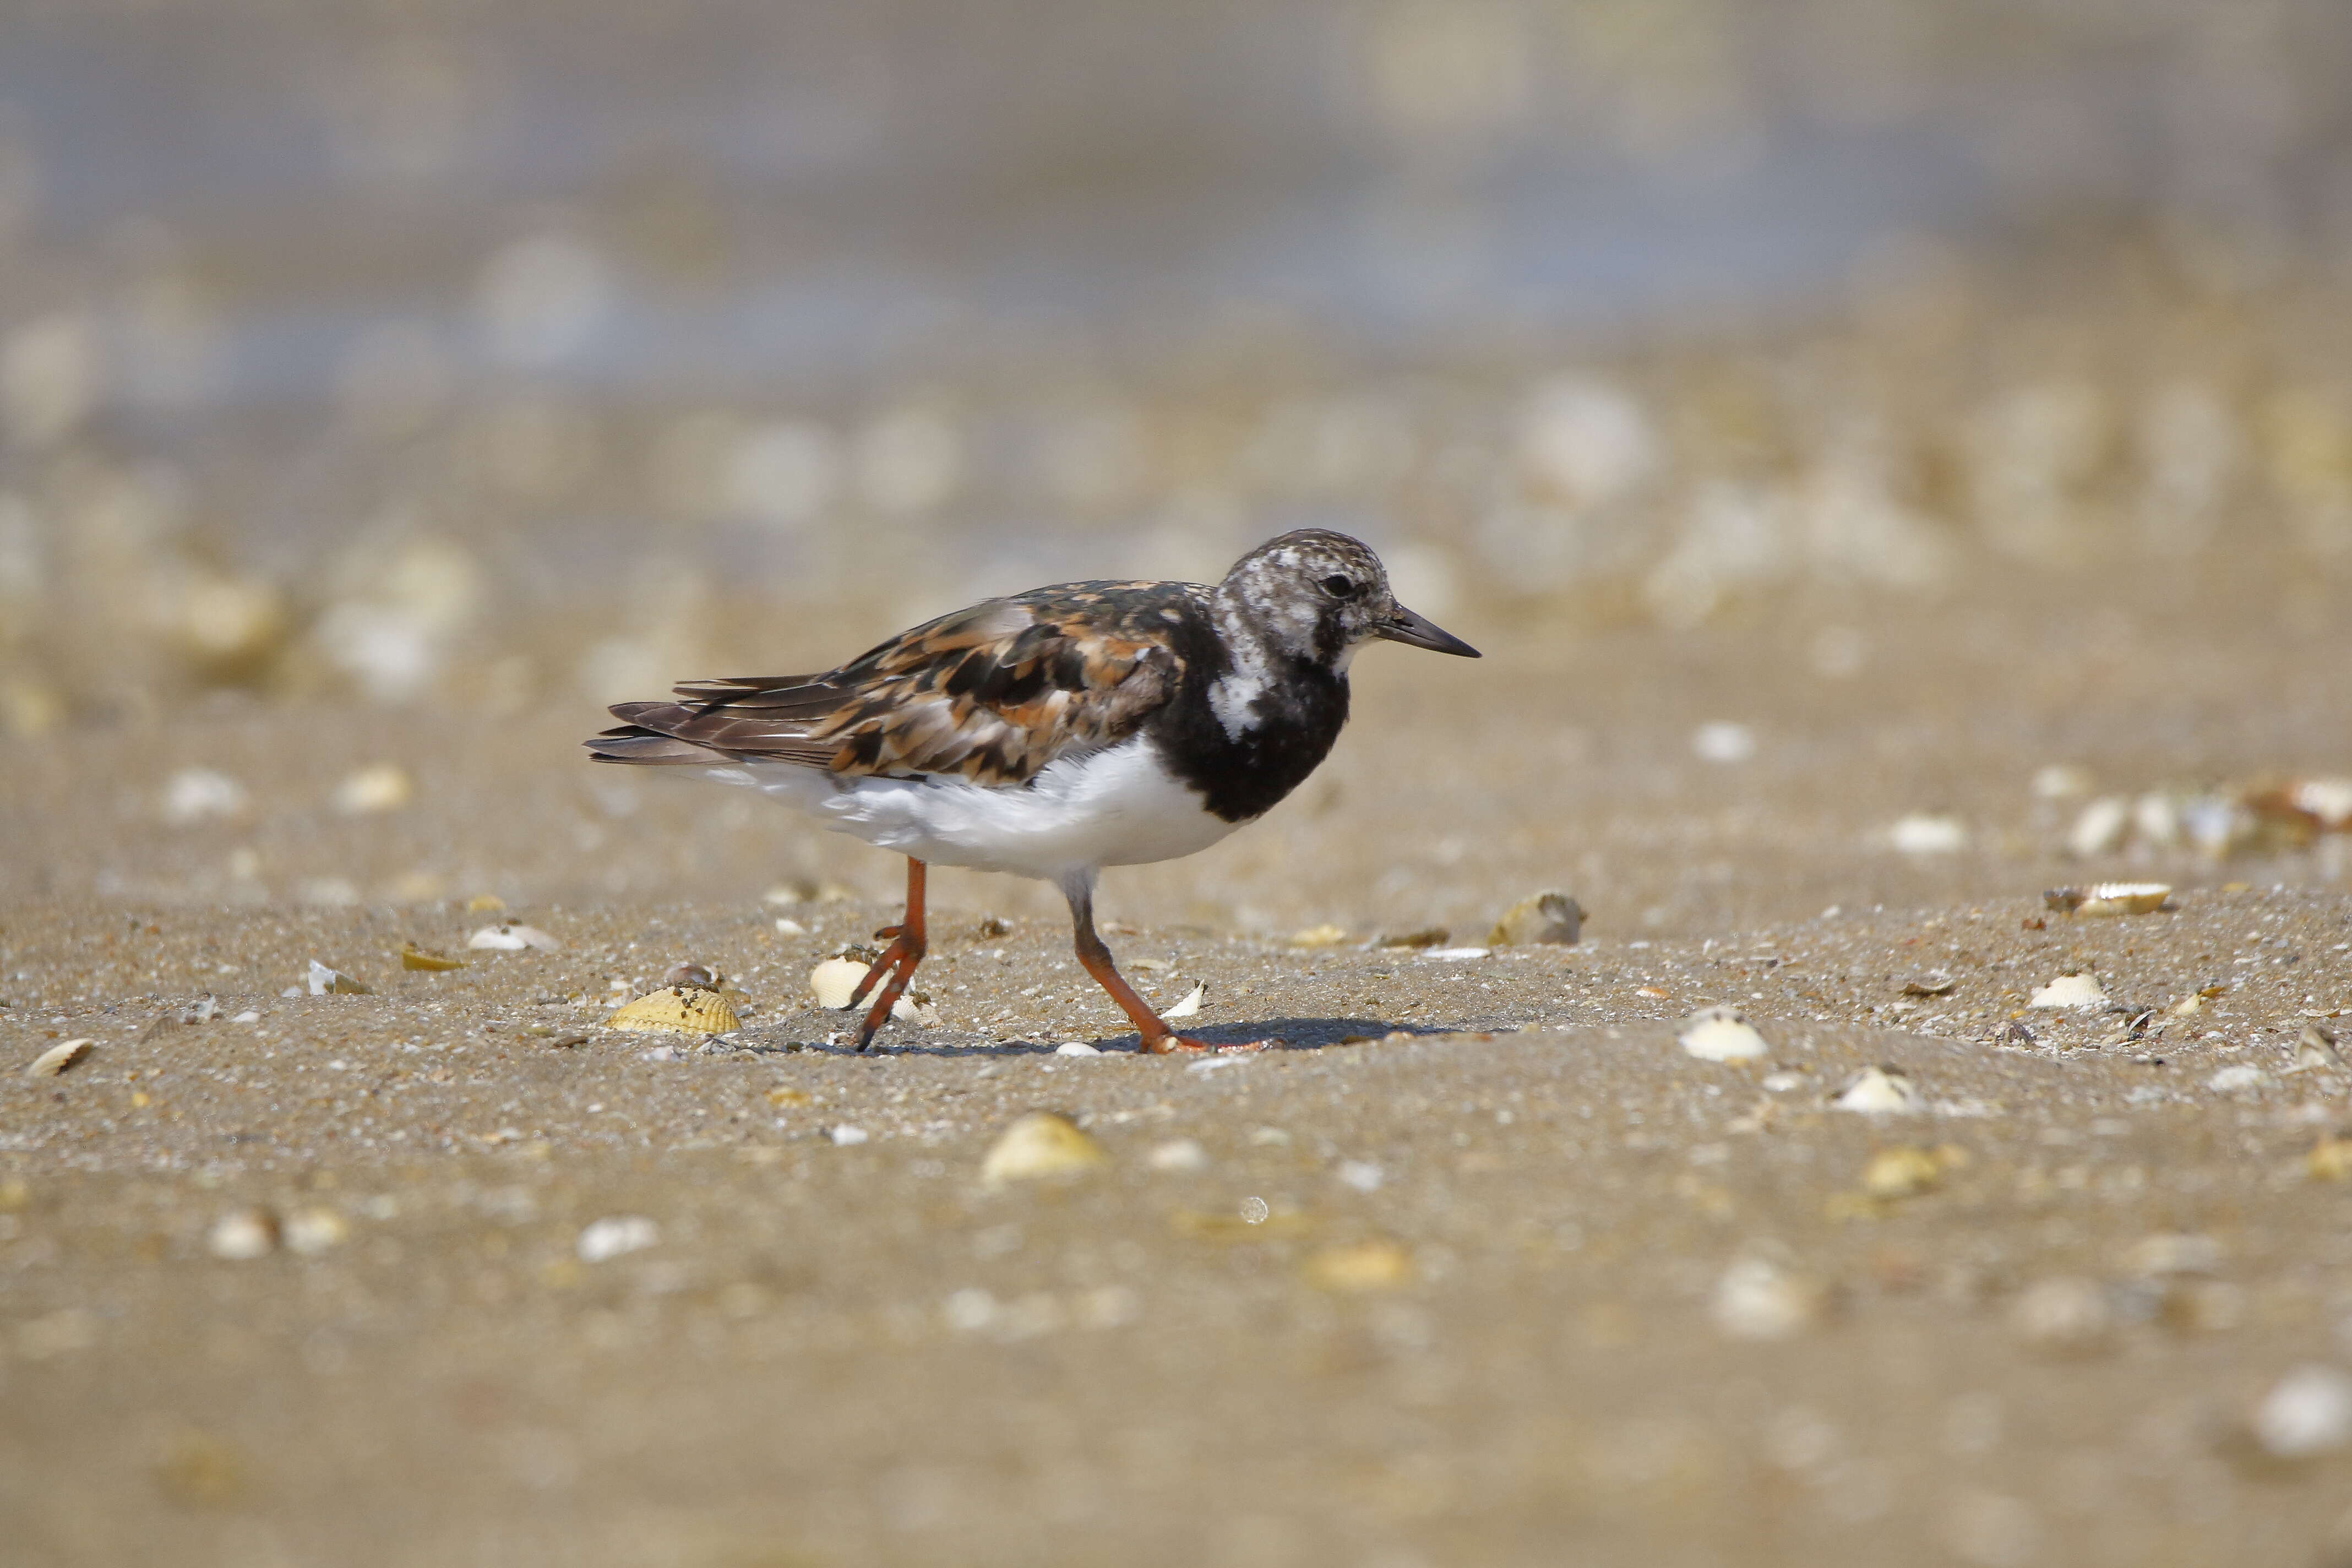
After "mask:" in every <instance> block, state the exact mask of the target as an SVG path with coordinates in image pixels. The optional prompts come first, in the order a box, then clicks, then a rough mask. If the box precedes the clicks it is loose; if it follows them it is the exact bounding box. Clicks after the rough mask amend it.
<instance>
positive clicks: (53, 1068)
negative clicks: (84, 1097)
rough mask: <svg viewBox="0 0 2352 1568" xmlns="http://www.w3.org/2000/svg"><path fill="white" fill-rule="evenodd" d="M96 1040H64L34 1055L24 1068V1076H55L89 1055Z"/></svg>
mask: <svg viewBox="0 0 2352 1568" xmlns="http://www.w3.org/2000/svg"><path fill="white" fill-rule="evenodd" d="M95 1044H96V1042H95V1041H92V1040H88V1039H81V1040H64V1041H60V1042H59V1043H58V1044H57V1045H54V1046H51V1047H49V1048H48V1049H47V1050H46V1051H43V1052H42V1053H41V1054H40V1055H39V1056H37V1057H35V1058H33V1060H32V1063H31V1065H30V1066H28V1067H26V1068H25V1076H26V1078H55V1077H57V1076H58V1074H59V1073H61V1072H63V1071H65V1070H66V1068H69V1067H72V1066H73V1065H74V1064H75V1063H77V1062H79V1061H80V1060H81V1059H82V1058H84V1057H86V1056H88V1055H89V1053H90V1048H91V1047H92V1046H93V1045H95Z"/></svg>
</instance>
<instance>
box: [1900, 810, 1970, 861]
mask: <svg viewBox="0 0 2352 1568" xmlns="http://www.w3.org/2000/svg"><path fill="white" fill-rule="evenodd" d="M1886 841H1887V842H1888V843H1889V844H1892V845H1893V846H1894V847H1895V849H1896V851H1897V852H1898V853H1901V854H1905V855H1957V854H1958V853H1959V852H1960V851H1961V850H1963V849H1965V848H1967V847H1969V829H1968V825H1967V824H1966V823H1964V822H1962V821H1961V820H1960V819H1959V818H1958V817H1957V816H1940V815H1937V814H1936V813H1932V812H1925V811H1915V812H1913V813H1912V814H1911V815H1910V816H1906V817H1903V818H1901V819H1899V820H1898V821H1896V823H1895V826H1892V827H1890V828H1888V829H1887V830H1886Z"/></svg>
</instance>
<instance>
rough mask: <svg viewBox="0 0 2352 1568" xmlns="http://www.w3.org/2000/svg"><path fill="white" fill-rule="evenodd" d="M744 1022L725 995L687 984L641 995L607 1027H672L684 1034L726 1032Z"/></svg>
mask: <svg viewBox="0 0 2352 1568" xmlns="http://www.w3.org/2000/svg"><path fill="white" fill-rule="evenodd" d="M741 1025H742V1020H741V1019H740V1018H738V1017H737V1016H735V1008H734V1006H733V1005H731V1004H730V1003H729V1001H728V1000H727V998H726V997H724V996H722V995H720V994H719V993H718V992H716V991H704V990H699V989H698V988H696V987H693V986H688V985H673V986H671V987H670V988H669V989H668V990H667V991H656V992H654V993H653V994H651V995H646V996H640V997H638V998H637V999H636V1000H635V1001H634V1002H631V1003H629V1004H628V1005H626V1006H625V1007H623V1008H622V1009H621V1010H620V1011H618V1012H616V1013H614V1015H613V1016H611V1017H609V1018H607V1019H605V1020H604V1026H605V1027H606V1028H608V1029H634V1030H639V1031H654V1030H669V1031H672V1032H675V1033H677V1034H681V1035H724V1034H728V1033H730V1032H732V1031H733V1030H735V1029H737V1028H740V1026H741Z"/></svg>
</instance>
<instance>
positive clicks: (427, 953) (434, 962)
mask: <svg viewBox="0 0 2352 1568" xmlns="http://www.w3.org/2000/svg"><path fill="white" fill-rule="evenodd" d="M400 967H401V968H403V969H416V970H422V971H424V972H425V973H427V974H440V973H446V972H447V971H449V970H452V969H463V968H465V967H466V961H465V960H464V959H462V958H451V957H450V956H448V954H446V953H441V952H434V951H433V950H432V949H431V948H429V947H419V946H417V945H416V944H415V942H402V943H401V944H400Z"/></svg>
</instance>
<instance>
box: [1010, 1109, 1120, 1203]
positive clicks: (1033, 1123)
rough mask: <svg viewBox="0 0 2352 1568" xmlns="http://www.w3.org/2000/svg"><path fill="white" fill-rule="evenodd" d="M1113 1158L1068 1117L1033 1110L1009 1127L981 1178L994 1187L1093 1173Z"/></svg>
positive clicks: (1047, 1111)
mask: <svg viewBox="0 0 2352 1568" xmlns="http://www.w3.org/2000/svg"><path fill="white" fill-rule="evenodd" d="M1108 1163H1110V1157H1109V1156H1108V1154H1106V1153H1104V1152H1103V1150H1102V1145H1101V1144H1099V1143H1097V1142H1095V1141H1094V1140H1093V1139H1092V1138H1089V1137H1087V1135H1086V1133H1084V1132H1083V1131H1079V1129H1078V1127H1077V1124H1076V1122H1073V1121H1070V1120H1069V1119H1068V1118H1067V1117H1063V1116H1056V1115H1055V1114H1054V1113H1053V1112H1052V1111H1050V1110H1033V1111H1031V1112H1029V1114H1028V1115H1026V1116H1024V1117H1022V1118H1021V1119H1020V1120H1019V1121H1015V1122H1013V1125H1012V1126H1010V1127H1008V1128H1006V1129H1005V1130H1004V1131H1003V1135H1002V1136H1001V1137H999V1138H998V1139H997V1140H996V1142H995V1143H994V1144H993V1145H992V1147H991V1148H990V1149H989V1151H988V1155H987V1157H986V1158H985V1159H983V1160H982V1162H981V1164H980V1179H981V1180H982V1182H984V1183H986V1184H988V1185H990V1186H1001V1185H1003V1184H1004V1183H1006V1182H1026V1181H1034V1180H1035V1179H1037V1178H1039V1177H1041V1176H1060V1175H1068V1174H1073V1173H1077V1172H1081V1171H1089V1170H1093V1169H1095V1168H1096V1167H1097V1166H1100V1165H1106V1164H1108Z"/></svg>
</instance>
